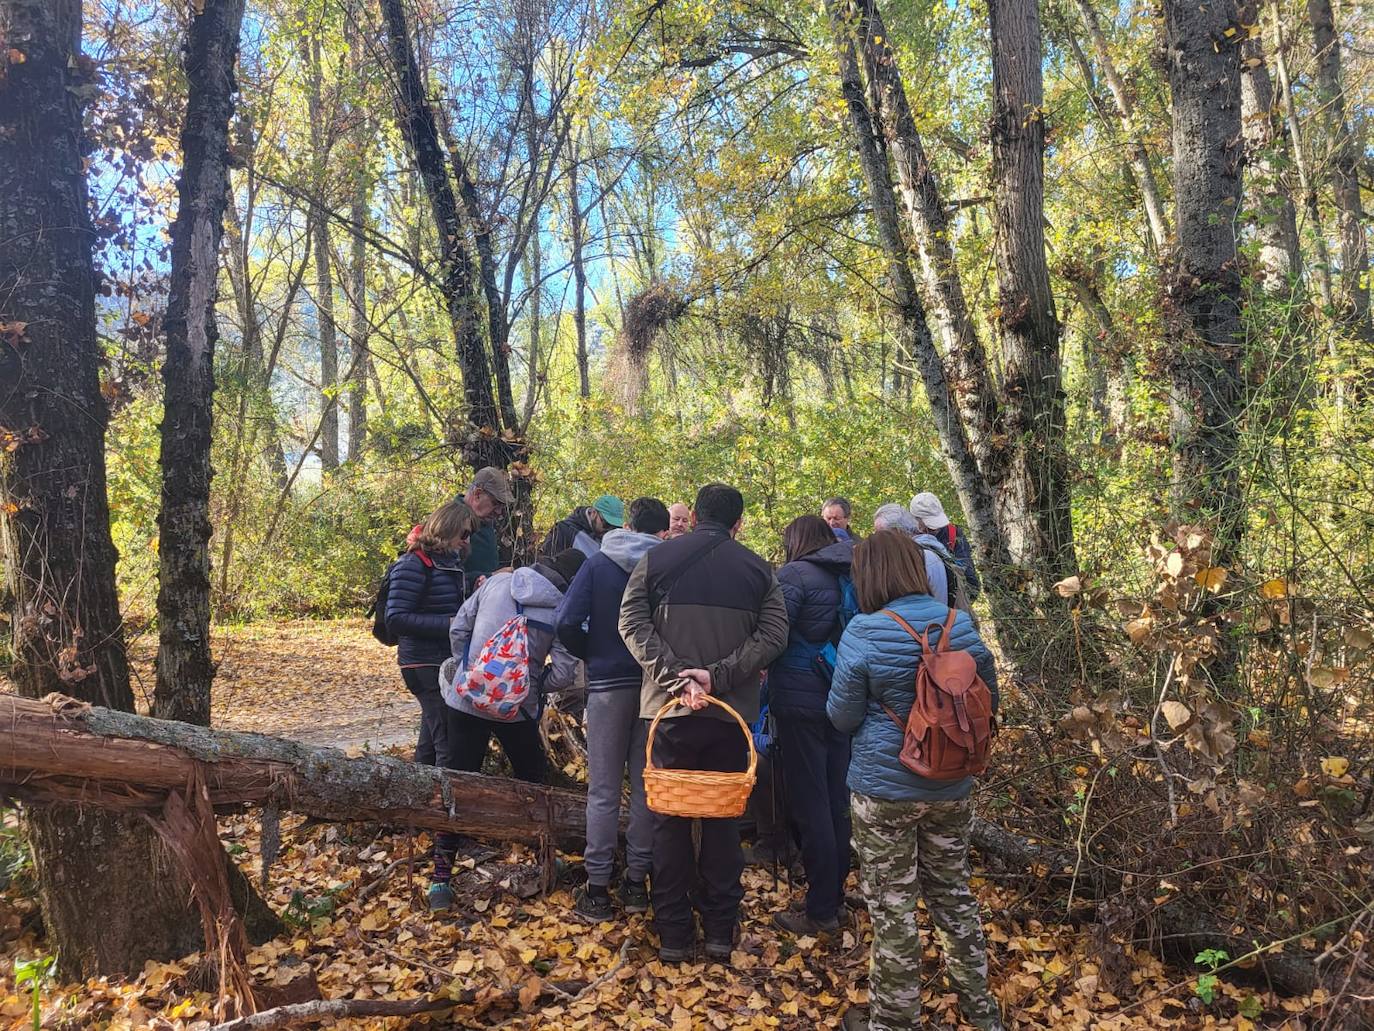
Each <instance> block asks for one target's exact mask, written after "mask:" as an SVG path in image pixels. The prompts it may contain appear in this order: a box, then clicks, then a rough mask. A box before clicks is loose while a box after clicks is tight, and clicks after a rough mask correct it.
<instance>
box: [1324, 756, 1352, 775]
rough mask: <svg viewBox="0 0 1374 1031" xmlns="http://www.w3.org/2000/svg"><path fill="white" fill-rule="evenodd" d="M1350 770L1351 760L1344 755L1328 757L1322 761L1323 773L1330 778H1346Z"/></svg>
mask: <svg viewBox="0 0 1374 1031" xmlns="http://www.w3.org/2000/svg"><path fill="white" fill-rule="evenodd" d="M1348 769H1350V760H1349V759H1347V758H1346V757H1345V756H1343V755H1328V756H1327V757H1326V758H1325V759H1323V760H1322V773H1324V774H1326V775H1327V776H1328V777H1344V776H1345V772H1346V770H1348Z"/></svg>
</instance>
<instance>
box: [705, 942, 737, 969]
mask: <svg viewBox="0 0 1374 1031" xmlns="http://www.w3.org/2000/svg"><path fill="white" fill-rule="evenodd" d="M734 951H735V941H734V938H733V936H732V937H730V938H707V939H706V958H707V959H709V960H713V961H714V962H716V963H729V962H730V953H732V952H734Z"/></svg>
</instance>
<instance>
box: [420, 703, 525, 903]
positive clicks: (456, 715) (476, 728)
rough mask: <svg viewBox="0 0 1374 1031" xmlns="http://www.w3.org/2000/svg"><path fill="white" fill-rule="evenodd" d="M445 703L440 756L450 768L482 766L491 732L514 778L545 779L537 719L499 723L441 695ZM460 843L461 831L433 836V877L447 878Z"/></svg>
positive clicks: (476, 768) (469, 769)
mask: <svg viewBox="0 0 1374 1031" xmlns="http://www.w3.org/2000/svg"><path fill="white" fill-rule="evenodd" d="M440 703H441V704H443V706H444V717H445V721H446V724H447V726H446V731H445V734H446V737H445V747H446V750H447V754H446V755H445V756H443V757H441V759H442V762H441V765H443V766H444V767H446V768H447V769H450V770H464V771H466V772H468V773H477V772H479V771H480V770H481V769H482V760H483V759H485V758H486V755H487V745H488V743H490V741H491V736H492V735H493V734H495V735H496V740H498V741H500V742H501V748H502V750H503V751H504V752H505V753H506V758H507V759H509V760H510V764H511V767H512V768H513V769H514V771H515V777H516V779H517V780H526V781H531V782H533V783H535V784H542V783H544V780H545V777H546V775H547V773H548V760H547V759H546V758H545V756H544V742H543V741H542V740H541V739H540V737H539V722H538V721H537V720H527V719H520V720H517V721H516V722H514V723H498V722H496V721H495V720H484V719H482V717H480V716H472V715H470V714H468V713H466V712H459V711H458V710H457V709H451V708H449V706H448V705H447V704H445V703H443V701H442V697H441V699H440ZM462 843H463V836H462V835H461V834H454V833H452V832H450V831H440V832H439V833H438V834H436V835H435V836H434V879H435V880H436V881H447V880H448V879H449V877H450V875H451V873H452V870H453V854H454V852H455V851H456V850H457V849H458V847H459V846H460V845H461V844H462Z"/></svg>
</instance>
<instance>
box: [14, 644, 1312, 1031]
mask: <svg viewBox="0 0 1374 1031" xmlns="http://www.w3.org/2000/svg"><path fill="white" fill-rule="evenodd" d="M155 644H156V642H155V641H154V640H150V639H148V638H144V639H141V640H138V641H136V642H135V643H134V647H133V655H134V659H135V668H136V672H137V678H138V681H137V682H138V684H139V685H141V689H142V691H143V692H145V693H150V691H151V685H152V671H151V664H150V658H149V656H150V654H151V652H152V651H153V650H154V649H155ZM216 653H217V655H218V657H219V659H220V669H219V676H218V679H217V681H216V702H215V710H214V718H215V721H216V723H217V725H219V726H221V727H225V728H234V729H244V730H249V729H251V730H258V731H264V732H268V733H274V734H280V735H283V736H288V737H295V738H298V739H300V740H302V741H308V742H311V743H315V744H334V745H339V746H341V747H346V748H351V749H364V748H371V749H379V748H386V747H388V746H391V749H392V750H393V751H395V752H401V751H402V750H403V748H404V746H405V744H407V743H409V742H410V741H411V740H413V737H412V735H413V734H414V727H415V724H416V716H417V710H416V706H415V704H414V703H413V702H412V701H411V699H410V697H409V695H407V694H406V693H405V691H404V688H403V687H402V686H401V684H400V680H399V677H398V676H397V673H396V668H395V664H394V663H395V658H394V654H393V653H391V652H390V651H389V650H387V649H384V648H382V647H380V646H379V645H377V644H375V643H374V642H373V641H372V639H371V637H370V636H369V635H368V634H367V631H366V628H365V627H363V626H362V625H361V623H360V622H359V621H357V620H352V621H335V622H321V621H296V622H286V623H280V624H275V625H271V626H267V625H262V626H248V627H228V628H222V629H220V630H218V631H217V633H216ZM4 689H8V688H7V686H6V685H5V684H4V683H3V682H0V690H4ZM220 831H221V837H222V839H223V840H224V842H225V844H226V846H227V847H228V848H229V850H230V851H231V853H233V854H234V855H235V856H236V857H237V858H238V859H239V861H240V862H241V863H242V864H243V866H244V868H245V870H247V871H249V872H250V873H251V874H253V875H254V876H256V874H257V872H258V871H259V868H260V851H259V835H260V824H259V821H258V818H257V816H256V814H254V815H252V816H244V817H237V818H232V819H225V820H223V821H222V822H221V826H220ZM16 839H17V835H15V833H14V824H13V814H12V813H10V814H8V815H7V817H6V823H5V824H4V826H3V827H0V848H2V847H3V846H6V845H7V844H8V847H9V849H10V852H9V854H10V855H11V856H13V854H14V852H15V847H16ZM428 844H429V842H428V838H427V836H425V835H414V836H412V835H408V834H404V833H391V832H387V831H383V830H379V829H377V828H374V827H367V826H362V825H350V826H328V825H319V824H312V823H309V822H306V821H303V820H300V819H297V818H294V817H290V818H283V820H282V825H281V850H280V853H279V855H278V857H277V859H276V860H275V862H274V863H273V864H272V865H271V868H270V870H269V871H268V889H267V893H266V894H267V897H268V899H269V901H270V902H271V903H272V905H273V906H274V908H275V909H276V910H277V911H278V912H281V913H283V914H285V916H286V919H287V922H288V925H289V931H288V932H287V933H286V934H285V935H283V936H281V937H279V938H277V939H275V940H273V941H271V942H268V943H267V944H266V945H263V946H260V947H257V948H255V949H253V950H252V952H251V954H250V956H249V962H250V965H251V968H252V971H253V974H254V975H255V977H256V978H257V979H258V981H259V983H263V984H267V985H277V986H280V985H286V984H288V983H290V982H293V981H296V980H297V979H301V978H304V979H306V980H308V981H311V982H312V983H313V984H317V985H318V990H319V993H320V994H321V995H323V997H325V998H343V997H349V998H372V999H378V998H387V999H403V998H414V997H418V996H420V995H423V994H427V993H448V994H449V995H450V996H451V997H452V998H454V999H457V1000H459V1002H458V1004H457V1005H456V1007H455V1008H454V1009H453V1010H452V1011H451V1012H449V1013H444V1014H440V1015H439V1016H437V1017H430V1018H409V1019H408V1021H406V1020H400V1019H392V1020H390V1021H381V1020H377V1019H372V1020H366V1021H365V1020H351V1021H341V1022H339V1024H338V1025H337V1026H340V1027H347V1028H364V1027H367V1028H384V1027H390V1028H401V1027H406V1028H410V1027H414V1028H422V1027H434V1028H450V1027H452V1028H458V1027H472V1028H490V1027H503V1028H524V1029H533V1028H559V1029H562V1028H568V1029H580V1028H620V1027H632V1028H639V1027H643V1028H671V1029H674V1031H677V1029H696V1028H717V1029H725V1028H788V1029H809V1028H816V1027H834V1026H837V1025H838V1023H839V1020H840V1018H841V1016H842V1015H843V1013H844V1011H845V1010H846V1009H847V1008H848V1006H850V1005H852V1004H855V1003H862V1002H864V1001H865V999H866V991H867V988H866V963H867V954H868V944H869V937H870V935H869V924H868V917H867V914H866V913H865V912H863V911H862V910H861V909H860V911H859V912H857V913H856V914H855V915H854V916H853V917H852V919H851V922H850V924H849V926H848V927H847V928H846V929H844V930H843V931H842V933H840V934H837V935H834V936H823V937H821V938H819V939H813V938H802V939H794V938H792V937H790V936H788V935H785V934H782V933H781V932H776V931H774V930H773V929H772V928H771V927H770V925H769V922H768V921H769V918H770V917H771V915H772V914H773V913H774V912H776V911H778V910H779V909H781V908H783V907H785V906H787V905H788V904H789V903H790V902H792V901H793V900H795V899H797V898H799V897H800V895H801V890H800V887H799V886H796V885H793V884H790V883H789V882H788V880H787V878H786V875H785V873H784V875H783V877H782V878H781V879H780V880H777V881H775V879H774V875H773V873H772V871H771V870H767V869H760V868H750V869H749V870H748V871H747V872H746V875H745V885H746V889H747V890H746V898H745V919H744V925H743V928H742V936H741V940H740V942H739V946H738V948H737V950H736V952H735V954H734V956H733V962H732V964H731V965H730V966H729V967H727V966H723V965H720V964H706V963H694V964H688V965H684V966H681V967H665V966H663V965H662V964H660V963H659V962H658V960H657V958H656V953H655V951H654V948H653V939H652V937H651V936H650V933H649V929H648V925H647V924H646V922H645V920H644V918H642V917H632V918H629V919H628V920H618V921H616V922H614V923H608V924H602V925H600V926H596V927H589V926H587V925H584V924H581V923H578V922H576V921H575V920H573V919H572V916H571V911H572V891H573V888H574V886H575V878H576V874H571V875H570V877H569V879H568V880H567V881H564V882H561V883H560V884H559V885H558V886H557V887H556V889H555V890H554V891H553V892H551V893H550V894H548V895H546V896H540V895H538V894H537V885H536V884H535V877H534V876H533V873H534V864H533V856H532V855H531V854H530V853H529V851H528V850H526V849H524V848H521V847H511V846H504V845H503V846H496V847H486V846H483V845H480V844H476V843H474V844H473V845H472V846H471V848H469V849H468V850H466V851H465V854H464V856H463V857H462V858H461V860H460V862H459V864H458V869H457V872H456V882H455V887H456V889H457V893H458V904H457V906H456V907H455V909H454V910H453V911H452V912H451V913H449V914H446V915H443V916H433V915H431V914H429V913H428V912H427V910H426V908H425V906H424V900H423V889H424V887H425V885H426V880H425V873H426V863H425V860H424V857H425V855H426V852H427V848H428ZM5 856H6V853H5V852H4V851H0V888H2V889H3V890H0V963H3V966H2V967H0V1023H3V1024H5V1025H8V1026H11V1027H14V1028H19V1027H29V1026H32V1024H31V1023H29V1013H30V1010H29V1008H28V1007H29V1004H30V1000H29V996H28V994H27V988H25V989H23V990H20V989H19V988H18V987H17V986H16V984H15V978H14V970H15V964H16V963H17V962H18V961H21V960H25V959H32V958H34V957H36V956H41V955H43V954H45V952H46V951H47V950H48V947H47V946H46V945H45V944H44V942H43V941H42V940H41V938H40V937H38V935H37V933H36V932H37V928H38V926H39V921H38V919H37V914H36V904H35V902H34V901H33V899H32V898H31V897H30V896H29V894H28V893H26V891H25V890H24V889H25V885H26V883H27V878H26V876H25V873H24V871H23V869H22V859H20V860H18V862H19V864H20V866H21V868H20V869H19V870H18V871H17V872H16V871H13V870H11V869H9V868H7V867H6V866H5V865H4V860H5ZM568 858H569V859H570V860H573V863H572V867H573V869H574V870H575V869H576V868H577V864H576V859H577V858H578V857H568ZM11 873H15V876H14V877H13V879H12V880H11V876H10V874H11ZM1021 880H1023V881H1025V880H1029V881H1030V882H1031V883H1030V885H1029V886H1030V887H1032V889H1033V878H1030V879H1021ZM973 883H974V887H975V890H976V891H977V893H978V895H979V897H980V898H981V900H982V902H983V904H984V907H985V915H986V917H987V922H986V925H985V926H986V929H987V934H988V939H989V960H990V965H991V977H992V983H993V987H994V991H995V993H996V995H997V997H998V998H999V1000H1000V1001H1001V1003H1002V1005H1003V1008H1004V1011H1005V1012H1006V1013H1007V1014H1008V1017H1009V1019H1008V1025H1007V1026H1008V1027H1009V1028H1022V1029H1030V1028H1056V1029H1059V1028H1065V1029H1087V1028H1094V1029H1102V1031H1112V1029H1126V1028H1130V1029H1146V1028H1188V1029H1191V1028H1232V1029H1236V1031H1252V1029H1255V1028H1283V1029H1286V1031H1306V1029H1310V1028H1313V1027H1315V1026H1317V1024H1318V1023H1319V1022H1320V1020H1321V1018H1323V1017H1324V1016H1325V1015H1326V1014H1325V1013H1323V1010H1324V1009H1326V1007H1324V1006H1323V1003H1324V1002H1325V999H1324V997H1323V996H1322V995H1321V993H1318V995H1317V996H1316V997H1309V998H1280V997H1276V996H1275V995H1273V994H1272V993H1270V992H1266V991H1263V990H1262V989H1258V988H1254V987H1246V986H1243V985H1241V984H1236V983H1232V982H1231V980H1229V979H1228V978H1227V977H1226V976H1222V977H1221V978H1219V979H1216V980H1215V983H1214V985H1212V986H1210V987H1209V986H1208V982H1207V981H1206V979H1203V981H1202V983H1201V984H1200V983H1199V979H1198V973H1199V972H1198V971H1187V970H1176V969H1170V968H1168V967H1166V966H1165V965H1164V964H1162V963H1161V962H1160V961H1159V960H1158V959H1156V958H1155V957H1154V956H1152V955H1151V954H1150V953H1149V952H1148V951H1146V950H1145V949H1143V948H1134V947H1131V946H1129V945H1128V946H1126V948H1125V950H1124V952H1123V951H1120V950H1113V951H1112V952H1111V954H1110V957H1109V956H1108V955H1107V954H1104V953H1103V952H1102V950H1101V948H1100V946H1099V944H1098V942H1097V939H1096V938H1095V936H1094V927H1093V926H1092V925H1091V924H1090V923H1088V924H1083V925H1081V926H1076V925H1075V924H1073V923H1070V922H1068V921H1067V920H1066V919H1065V918H1064V914H1063V911H1062V908H1061V909H1058V910H1057V911H1056V909H1055V908H1054V907H1055V905H1056V904H1055V902H1054V901H1053V900H1051V901H1045V900H1043V899H1040V898H1038V897H1035V896H1033V895H1031V894H1027V893H1025V892H1024V890H1023V889H1024V888H1026V887H1028V886H1027V885H1024V884H1023V885H1020V886H1017V885H1013V884H1012V882H1008V881H1005V880H1002V879H998V880H996V881H994V879H993V878H992V876H991V875H988V874H986V873H985V872H984V871H981V870H980V869H978V868H977V866H976V865H975V877H974V880H973ZM850 890H851V891H854V892H857V890H858V886H857V877H856V878H855V879H854V880H853V881H851V885H850ZM198 970H199V967H198V957H188V958H186V959H183V960H180V961H178V962H174V963H150V964H148V965H147V967H146V968H145V969H144V970H143V971H142V973H141V974H140V975H139V976H138V977H135V978H131V979H129V980H127V981H106V980H98V981H90V982H88V983H86V984H84V985H82V984H67V983H61V982H59V981H47V982H44V983H43V984H42V987H41V991H40V993H39V1004H40V1016H41V1021H42V1026H43V1027H45V1028H60V1029H73V1031H75V1029H78V1028H80V1029H87V1028H90V1029H104V1028H109V1029H116V1028H118V1029H133V1028H158V1029H187V1031H190V1029H205V1028H208V1027H209V1026H211V1024H212V1023H213V1021H212V1019H211V1018H212V1015H213V1013H212V1010H213V1005H214V996H213V994H211V992H210V991H209V990H208V989H209V988H210V987H211V986H209V985H206V984H205V983H204V979H203V977H198V976H197V973H198ZM913 974H917V972H913ZM919 976H920V977H921V978H922V981H923V985H924V996H925V1002H926V1006H927V1008H928V1013H927V1017H928V1019H929V1020H930V1024H929V1026H930V1027H931V1028H946V1029H953V1028H957V1027H960V1026H961V1025H960V1024H959V1022H958V1019H957V1014H956V1008H955V999H954V996H953V995H952V994H951V993H950V992H949V991H948V989H947V987H946V986H945V984H944V981H943V976H942V974H941V971H940V962H939V952H938V949H937V947H936V946H935V944H934V942H933V941H932V940H929V939H927V946H926V949H925V952H924V956H923V963H922V969H921V970H920V971H919ZM302 983H303V982H302ZM1208 996H1210V999H1206V998H1205V997H1208Z"/></svg>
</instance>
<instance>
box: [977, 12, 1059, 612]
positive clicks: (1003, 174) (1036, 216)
mask: <svg viewBox="0 0 1374 1031" xmlns="http://www.w3.org/2000/svg"><path fill="white" fill-rule="evenodd" d="M988 24H989V41H990V45H991V51H992V89H993V117H992V170H993V183H994V187H993V200H994V204H995V207H996V211H997V221H998V226H997V237H996V245H995V248H994V251H995V257H996V263H997V293H998V307H997V316H996V320H995V322H996V325H997V328H998V333H999V335H1000V336H1001V342H1002V366H1003V383H1002V400H1003V415H1004V419H1005V425H1006V432H1007V434H1008V436H1009V437H1010V438H1011V440H1012V468H1011V470H1010V474H1009V476H1008V477H1007V479H1006V482H1005V484H1004V486H1003V489H1002V491H1001V492H1000V497H999V498H998V502H999V504H1000V505H1001V506H1002V507H1003V509H1004V513H1003V518H1002V525H1003V526H1005V527H1007V528H1008V539H1007V544H1008V546H1009V548H1010V549H1011V554H1012V558H1013V559H1014V560H1015V561H1016V562H1017V563H1018V564H1019V565H1021V566H1022V567H1024V568H1026V569H1030V570H1034V571H1035V573H1036V574H1037V575H1038V576H1039V577H1040V579H1041V582H1042V585H1043V586H1044V587H1046V588H1048V587H1049V586H1050V585H1051V584H1053V583H1054V582H1056V581H1058V580H1060V579H1062V578H1064V577H1066V576H1070V575H1071V574H1072V573H1073V572H1074V571H1075V570H1076V568H1077V560H1076V559H1075V557H1074V546H1073V517H1072V514H1071V511H1070V501H1071V498H1070V488H1069V470H1068V465H1069V458H1068V451H1067V447H1066V436H1067V434H1066V432H1065V429H1066V426H1065V418H1064V388H1063V383H1062V372H1061V368H1060V356H1059V322H1058V319H1057V318H1056V316H1055V310H1054V294H1053V293H1052V292H1051V290H1050V270H1049V264H1048V262H1047V261H1046V259H1045V228H1044V227H1045V167H1044V156H1045V110H1044V102H1045V97H1044V84H1043V82H1042V78H1041V70H1040V62H1041V53H1040V51H1041V39H1040V14H1039V8H1038V4H1037V0H988Z"/></svg>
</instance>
